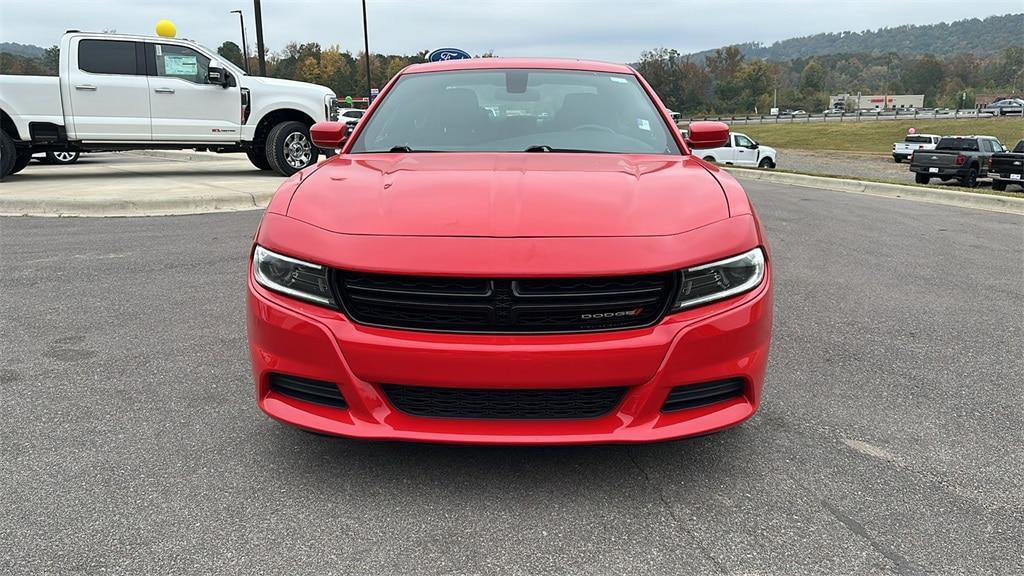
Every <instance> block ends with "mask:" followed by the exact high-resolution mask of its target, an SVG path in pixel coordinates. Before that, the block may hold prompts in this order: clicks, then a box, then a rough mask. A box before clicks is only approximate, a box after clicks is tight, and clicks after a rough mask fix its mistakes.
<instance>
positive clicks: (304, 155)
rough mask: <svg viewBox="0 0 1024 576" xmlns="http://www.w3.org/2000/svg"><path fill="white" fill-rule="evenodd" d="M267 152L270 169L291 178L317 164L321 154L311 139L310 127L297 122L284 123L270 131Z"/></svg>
mask: <svg viewBox="0 0 1024 576" xmlns="http://www.w3.org/2000/svg"><path fill="white" fill-rule="evenodd" d="M266 150H267V160H268V161H269V162H270V167H271V168H273V170H274V172H277V173H278V174H280V175H282V176H291V175H292V174H295V173H296V172H298V171H299V170H302V169H303V168H306V167H308V166H312V165H313V164H316V159H317V156H318V155H319V153H320V150H319V148H317V147H316V146H313V141H312V139H310V137H309V126H306V125H305V124H303V123H302V122H298V121H295V120H290V121H288V122H282V123H280V124H278V125H277V126H274V127H273V128H271V129H270V134H268V135H267V146H266Z"/></svg>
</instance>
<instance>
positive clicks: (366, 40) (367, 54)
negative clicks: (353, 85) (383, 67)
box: [363, 0, 373, 105]
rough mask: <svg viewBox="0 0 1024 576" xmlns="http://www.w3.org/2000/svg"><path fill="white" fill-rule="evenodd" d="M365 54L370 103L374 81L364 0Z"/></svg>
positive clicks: (367, 95) (367, 89)
mask: <svg viewBox="0 0 1024 576" xmlns="http://www.w3.org/2000/svg"><path fill="white" fill-rule="evenodd" d="M363 54H364V55H365V56H366V97H367V102H369V98H370V96H371V92H372V91H373V80H372V79H371V77H370V37H369V36H368V35H367V33H366V0H363ZM367 105H369V104H367Z"/></svg>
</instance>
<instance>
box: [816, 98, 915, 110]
mask: <svg viewBox="0 0 1024 576" xmlns="http://www.w3.org/2000/svg"><path fill="white" fill-rule="evenodd" d="M828 107H829V108H842V109H844V110H848V111H851V112H852V111H854V110H881V109H890V110H891V109H893V108H924V94H837V95H835V96H830V97H829V99H828Z"/></svg>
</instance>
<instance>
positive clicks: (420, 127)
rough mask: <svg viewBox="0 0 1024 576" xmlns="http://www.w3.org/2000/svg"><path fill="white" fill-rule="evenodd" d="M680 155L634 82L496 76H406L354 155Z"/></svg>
mask: <svg viewBox="0 0 1024 576" xmlns="http://www.w3.org/2000/svg"><path fill="white" fill-rule="evenodd" d="M389 151H403V152H524V151H530V152H559V151H566V152H607V153H637V154H680V149H679V147H678V146H677V144H676V141H675V139H674V138H673V137H672V135H671V133H670V132H669V130H668V126H667V123H666V121H665V119H664V118H663V117H662V116H661V114H660V113H659V111H658V109H657V107H656V106H655V105H654V102H653V101H652V100H651V98H650V97H649V96H648V95H647V92H646V91H644V89H643V88H642V87H641V86H640V83H639V82H637V79H636V77H634V76H633V75H630V74H613V73H605V72H585V71H572V70H532V69H531V70H526V69H488V70H465V71H453V72H428V73H413V74H406V75H403V76H401V77H400V78H399V79H398V81H397V82H396V83H395V85H394V86H393V87H392V88H391V90H390V91H389V92H388V93H387V95H386V96H385V97H384V100H383V101H382V102H381V103H380V105H379V107H378V108H377V110H376V111H375V112H374V113H373V114H371V115H370V116H369V117H368V122H367V124H366V126H365V127H364V129H363V130H362V132H361V133H360V135H359V137H358V139H357V140H356V141H355V142H354V143H353V145H352V148H351V150H350V152H351V153H355V154H358V153H367V152H389Z"/></svg>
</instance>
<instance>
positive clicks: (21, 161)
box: [7, 150, 32, 174]
mask: <svg viewBox="0 0 1024 576" xmlns="http://www.w3.org/2000/svg"><path fill="white" fill-rule="evenodd" d="M31 161H32V153H31V152H29V151H28V150H23V151H21V152H18V153H17V154H16V155H15V156H14V163H12V164H11V168H10V171H9V172H7V173H8V174H17V173H18V172H21V171H22V170H24V169H25V166H28V163H29V162H31Z"/></svg>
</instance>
